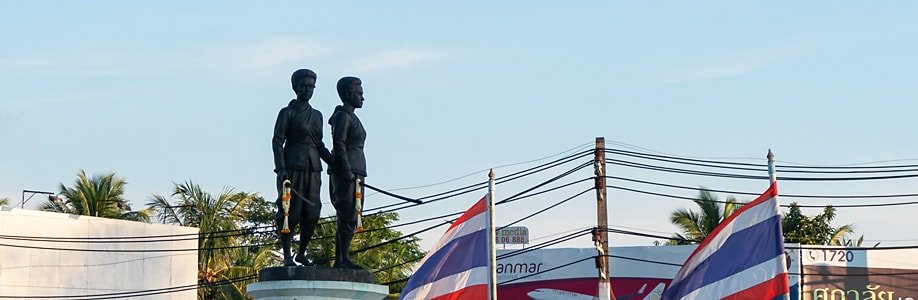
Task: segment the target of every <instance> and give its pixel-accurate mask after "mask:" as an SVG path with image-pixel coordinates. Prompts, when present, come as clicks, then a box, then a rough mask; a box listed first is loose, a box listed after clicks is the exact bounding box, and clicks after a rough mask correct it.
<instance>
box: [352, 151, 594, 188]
mask: <svg viewBox="0 0 918 300" xmlns="http://www.w3.org/2000/svg"><path fill="white" fill-rule="evenodd" d="M592 144H593V143H584V144H581V145H578V146H576V147H574V148H570V149H567V150H564V151H562V152H559V153H556V154H552V155H549V156H546V157H542V158H537V159H532V160H527V161H522V162H517V163H509V164H504V165H499V166H496V167H493V168H488V169H483V170H479V171H475V172H472V173H468V174H465V175H462V176H459V177H456V178H453V179H448V180H445V181H440V182H436V183H431V184H425V185H419V186H412V187H402V188H394V189H390V190H389V191H402V190H412V189H419V188H426V187H432V186H437V185H441V184H446V183H450V182H453V181H456V180H459V179H463V178H467V177H470V176H473V175H477V174H481V173H483V172H487V171H488V170H489V169H499V168H504V167H512V166H517V165H523V164H528V163H533V162H537V161H541V160H546V159H549V158H552V157H555V156H558V155H562V154H564V153H568V152H571V151H576V150H578V149H581V148H584V147H587V146H589V145H592ZM574 155H576V154H574ZM368 196H370V195H368Z"/></svg>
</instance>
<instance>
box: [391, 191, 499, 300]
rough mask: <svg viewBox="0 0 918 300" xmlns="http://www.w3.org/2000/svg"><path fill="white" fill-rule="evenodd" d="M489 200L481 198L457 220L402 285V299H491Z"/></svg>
mask: <svg viewBox="0 0 918 300" xmlns="http://www.w3.org/2000/svg"><path fill="white" fill-rule="evenodd" d="M487 218H488V202H487V196H485V197H482V198H481V200H478V202H477V203H475V205H473V206H472V208H469V210H467V211H466V212H465V213H464V214H462V216H461V217H459V219H456V221H455V222H453V224H452V226H450V227H449V229H447V230H446V233H445V234H444V235H443V237H441V238H440V240H439V241H437V244H436V245H434V248H433V249H432V250H431V251H430V252H429V253H427V256H425V257H424V259H422V260H421V264H420V267H419V268H418V269H417V271H415V272H414V274H412V275H411V278H410V279H408V283H406V284H405V287H404V288H403V289H402V297H401V298H400V299H436V300H441V299H443V300H445V299H487V298H488V278H489V277H490V272H489V269H488V262H489V261H490V256H489V255H488V251H490V250H489V248H488V247H489V245H488V243H489V241H488V230H489V229H488V219H487Z"/></svg>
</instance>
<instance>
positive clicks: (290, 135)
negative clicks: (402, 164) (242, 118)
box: [271, 69, 367, 269]
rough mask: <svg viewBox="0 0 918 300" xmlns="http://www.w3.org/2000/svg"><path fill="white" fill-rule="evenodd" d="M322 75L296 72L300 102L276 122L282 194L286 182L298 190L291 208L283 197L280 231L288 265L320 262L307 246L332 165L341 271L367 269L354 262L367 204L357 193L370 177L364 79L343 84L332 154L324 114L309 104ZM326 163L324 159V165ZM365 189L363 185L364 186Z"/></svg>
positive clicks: (282, 112) (342, 81)
mask: <svg viewBox="0 0 918 300" xmlns="http://www.w3.org/2000/svg"><path fill="white" fill-rule="evenodd" d="M316 79H317V78H316V73H315V72H313V71H311V70H308V69H300V70H297V71H296V72H293V76H291V78H290V83H291V85H292V86H293V91H294V92H295V93H296V99H293V100H291V101H290V103H289V104H287V106H286V107H284V108H281V110H280V113H278V115H277V121H276V122H275V124H274V138H273V139H272V141H271V144H272V148H273V151H274V172H275V173H277V190H278V194H279V195H282V194H283V192H282V191H283V190H284V183H285V181H288V180H289V187H290V189H291V190H292V191H293V193H292V197H289V198H291V200H290V201H289V206H288V207H287V209H285V208H284V206H285V205H284V203H283V202H284V201H283V198H284V197H282V196H279V197H278V199H277V202H276V203H277V219H276V221H277V228H278V229H279V230H280V229H281V228H284V221H285V219H287V222H288V223H287V225H288V226H289V229H290V230H286V232H284V231H279V235H280V240H281V246H282V248H283V255H284V266H296V263H300V264H301V265H304V266H313V265H314V264H313V263H312V262H310V261H309V259H307V258H306V247H307V246H308V244H309V242H310V240H312V234H313V232H314V231H315V227H316V223H317V222H318V220H319V213H320V211H321V209H322V201H321V200H320V196H319V194H320V191H319V190H320V187H321V185H322V177H321V175H322V174H321V171H322V163H321V161H324V162H325V163H326V164H327V165H328V175H329V181H330V185H329V186H330V187H329V194H330V195H331V202H332V205H334V207H335V210H336V212H337V227H336V229H337V230H336V234H335V262H334V267H335V268H347V269H359V268H361V267H360V266H358V265H357V264H355V263H354V262H352V261H351V260H350V245H351V241H352V240H353V239H354V234H355V233H356V230H357V222H358V218H359V217H360V216H359V213H358V211H357V209H356V206H358V205H362V203H360V204H358V203H357V201H361V202H362V201H363V199H362V197H355V194H356V195H363V191H362V190H361V191H359V193H358V191H356V189H357V188H358V183H359V182H361V181H363V180H364V178H365V177H366V176H367V170H366V169H367V165H366V157H365V156H364V153H363V145H364V141H365V140H366V136H367V134H366V130H365V129H364V128H363V124H362V123H361V122H360V119H359V118H357V115H356V114H354V111H355V110H356V109H358V108H361V107H363V101H364V98H363V87H362V85H361V81H360V79H358V78H356V77H344V78H341V79H340V80H338V84H337V90H338V96H339V98H340V99H341V102H342V104H341V105H339V106H337V107H335V111H334V112H333V113H332V115H331V117H329V119H328V124H329V125H330V126H331V132H332V150H331V151H329V150H328V148H326V147H325V143H324V142H323V141H322V122H323V118H322V113H321V112H319V111H318V110H316V109H314V108H312V106H310V105H309V100H310V99H311V98H312V95H313V91H314V90H315V88H316ZM320 160H321V161H320ZM360 188H361V189H362V186H360ZM296 227H300V240H299V248H298V249H297V252H296V256H293V255H292V254H291V250H290V248H291V243H292V234H293V232H294V231H295V229H296Z"/></svg>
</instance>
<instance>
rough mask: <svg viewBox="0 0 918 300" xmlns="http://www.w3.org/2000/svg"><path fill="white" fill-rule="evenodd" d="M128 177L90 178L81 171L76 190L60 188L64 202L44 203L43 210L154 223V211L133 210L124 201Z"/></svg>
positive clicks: (104, 175)
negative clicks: (152, 213) (152, 221)
mask: <svg viewBox="0 0 918 300" xmlns="http://www.w3.org/2000/svg"><path fill="white" fill-rule="evenodd" d="M125 184H127V182H125V181H124V178H122V177H119V176H116V175H115V173H108V174H103V175H99V174H96V175H93V176H92V177H89V176H87V175H86V172H85V171H83V170H80V172H79V173H77V179H76V181H75V182H74V184H73V187H67V186H65V185H64V184H63V183H62V184H61V185H60V188H59V189H60V193H61V196H63V198H64V201H48V202H45V203H42V205H41V206H40V208H41V210H44V211H53V212H60V213H67V214H73V215H83V216H94V217H102V218H112V219H123V220H132V221H141V222H150V211H149V210H139V211H131V207H130V206H129V205H128V204H127V200H125V199H124V185H125Z"/></svg>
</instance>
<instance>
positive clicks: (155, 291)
mask: <svg viewBox="0 0 918 300" xmlns="http://www.w3.org/2000/svg"><path fill="white" fill-rule="evenodd" d="M255 278H258V274H250V275H246V276H240V277H236V278H230V279H225V280H221V281H216V282H211V283H197V284H189V285H182V286H174V287H167V288H158V289H149V290H140V291H130V292H117V293H103V294H90V295H55V296H6V295H0V299H81V298H82V299H120V298H126V297H140V296H152V295H159V294H168V293H175V292H181V291H187V290H193V289H197V288H199V287H209V286H220V285H226V284H232V283H236V282H241V281H247V280H252V279H255Z"/></svg>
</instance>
